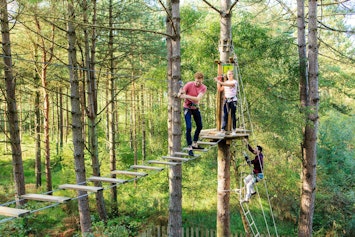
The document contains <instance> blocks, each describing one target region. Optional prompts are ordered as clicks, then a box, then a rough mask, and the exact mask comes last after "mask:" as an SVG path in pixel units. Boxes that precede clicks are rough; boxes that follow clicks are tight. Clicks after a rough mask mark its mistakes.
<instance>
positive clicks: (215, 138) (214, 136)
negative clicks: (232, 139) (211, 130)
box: [200, 135, 224, 140]
mask: <svg viewBox="0 0 355 237" xmlns="http://www.w3.org/2000/svg"><path fill="white" fill-rule="evenodd" d="M200 137H201V139H209V140H220V139H221V138H222V139H223V137H224V136H218V135H203V136H200Z"/></svg>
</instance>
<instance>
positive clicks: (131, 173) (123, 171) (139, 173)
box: [111, 170, 148, 176]
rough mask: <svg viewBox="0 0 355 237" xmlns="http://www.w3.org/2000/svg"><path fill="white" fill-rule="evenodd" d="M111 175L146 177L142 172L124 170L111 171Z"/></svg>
mask: <svg viewBox="0 0 355 237" xmlns="http://www.w3.org/2000/svg"><path fill="white" fill-rule="evenodd" d="M111 174H122V175H130V176H147V175H148V174H147V173H144V172H134V171H126V170H114V171H111Z"/></svg>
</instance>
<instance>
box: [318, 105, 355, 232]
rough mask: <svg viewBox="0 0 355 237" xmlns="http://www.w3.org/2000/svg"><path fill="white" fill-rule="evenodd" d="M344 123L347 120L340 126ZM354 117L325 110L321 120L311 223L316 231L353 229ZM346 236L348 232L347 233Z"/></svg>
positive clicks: (354, 178) (354, 198) (348, 230)
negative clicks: (315, 190)
mask: <svg viewBox="0 0 355 237" xmlns="http://www.w3.org/2000/svg"><path fill="white" fill-rule="evenodd" d="M344 124H347V126H346V127H344ZM354 129H355V121H354V117H353V116H352V117H349V116H346V115H342V114H339V113H336V112H329V113H328V114H327V116H326V117H325V118H324V119H323V120H322V123H321V127H320V136H319V145H318V157H319V158H318V161H319V162H318V167H319V168H318V175H317V176H318V178H317V183H318V187H319V188H318V192H317V197H316V203H318V205H316V209H315V219H314V225H315V230H316V231H317V232H318V233H319V235H324V234H328V233H329V232H331V233H334V234H336V233H337V234H340V233H342V232H343V231H344V230H347V232H348V233H354V231H355V229H354V226H353V224H352V221H353V219H352V216H353V213H354V211H355V207H354V203H355V195H354V182H355V177H354V176H353V175H352V173H353V170H354V168H355V162H354V157H355V152H354V149H353V144H354V141H355V136H354V133H353V131H354ZM348 233H347V234H346V235H347V236H351V235H349V234H348Z"/></svg>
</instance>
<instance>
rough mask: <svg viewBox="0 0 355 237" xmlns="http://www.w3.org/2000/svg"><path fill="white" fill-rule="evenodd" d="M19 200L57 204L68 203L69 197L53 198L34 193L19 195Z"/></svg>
mask: <svg viewBox="0 0 355 237" xmlns="http://www.w3.org/2000/svg"><path fill="white" fill-rule="evenodd" d="M21 198H23V199H27V200H35V201H42V202H58V203H65V202H68V201H70V199H71V198H70V197H62V196H53V195H47V194H34V193H29V194H25V195H21Z"/></svg>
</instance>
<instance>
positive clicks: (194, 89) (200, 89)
mask: <svg viewBox="0 0 355 237" xmlns="http://www.w3.org/2000/svg"><path fill="white" fill-rule="evenodd" d="M183 90H184V91H185V92H186V95H190V96H194V97H197V96H198V95H199V94H200V93H202V94H204V93H205V92H206V90H207V86H205V85H203V84H201V85H200V86H196V85H195V82H194V81H190V82H188V83H186V84H185V86H184V88H183ZM197 105H198V101H194V100H190V99H185V101H184V108H189V109H196V108H197Z"/></svg>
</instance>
